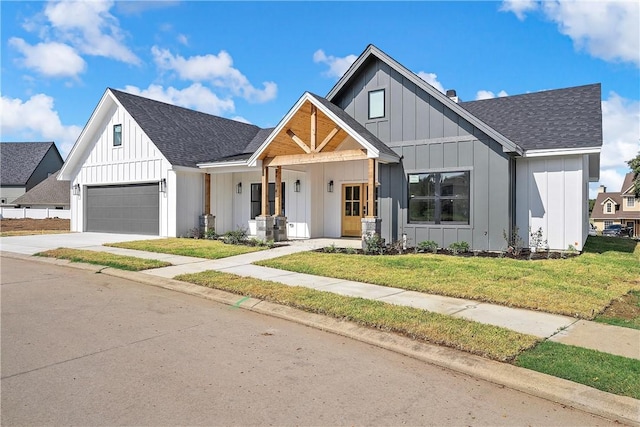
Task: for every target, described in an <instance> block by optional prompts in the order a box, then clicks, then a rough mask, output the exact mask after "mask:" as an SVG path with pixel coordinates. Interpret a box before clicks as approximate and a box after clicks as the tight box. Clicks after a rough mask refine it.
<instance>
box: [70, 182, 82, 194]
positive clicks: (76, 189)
mask: <svg viewBox="0 0 640 427" xmlns="http://www.w3.org/2000/svg"><path fill="white" fill-rule="evenodd" d="M72 191H73V195H74V196H79V195H80V184H74V185H73V187H72Z"/></svg>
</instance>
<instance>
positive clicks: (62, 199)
mask: <svg viewBox="0 0 640 427" xmlns="http://www.w3.org/2000/svg"><path fill="white" fill-rule="evenodd" d="M59 172H60V171H57V172H56V173H53V174H51V175H50V176H49V177H48V178H47V179H45V180H43V181H42V182H40V183H39V184H38V185H36V186H35V187H33V188H32V189H31V190H29V191H27V192H26V193H24V194H23V195H22V196H20V197H18V198H17V199H15V200H14V201H13V204H14V205H22V206H24V205H52V206H54V205H55V206H69V200H70V196H69V192H70V188H71V187H70V182H69V181H58V179H57V178H58V173H59Z"/></svg>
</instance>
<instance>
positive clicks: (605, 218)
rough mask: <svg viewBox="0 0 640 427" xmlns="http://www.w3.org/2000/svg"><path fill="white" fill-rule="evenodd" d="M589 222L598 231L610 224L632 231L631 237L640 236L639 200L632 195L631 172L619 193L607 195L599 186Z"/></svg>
mask: <svg viewBox="0 0 640 427" xmlns="http://www.w3.org/2000/svg"><path fill="white" fill-rule="evenodd" d="M591 222H592V223H593V225H595V226H596V228H597V229H598V231H600V232H601V231H602V230H604V229H605V227H607V226H609V225H612V224H622V225H623V226H626V227H629V228H631V229H632V230H633V236H634V237H639V236H640V199H639V198H637V197H635V195H634V193H633V172H629V173H628V174H626V175H625V177H624V181H623V182H622V188H621V189H620V191H619V192H615V193H608V192H607V188H606V187H604V186H602V185H601V186H600V188H599V189H598V196H597V197H596V202H595V204H594V205H593V212H591Z"/></svg>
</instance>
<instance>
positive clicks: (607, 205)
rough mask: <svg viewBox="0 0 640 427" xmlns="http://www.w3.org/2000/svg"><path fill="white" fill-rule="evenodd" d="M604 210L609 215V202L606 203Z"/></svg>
mask: <svg viewBox="0 0 640 427" xmlns="http://www.w3.org/2000/svg"><path fill="white" fill-rule="evenodd" d="M605 209H606V212H607V213H611V202H607V204H606V205H605Z"/></svg>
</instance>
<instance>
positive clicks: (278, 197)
mask: <svg viewBox="0 0 640 427" xmlns="http://www.w3.org/2000/svg"><path fill="white" fill-rule="evenodd" d="M281 189H282V166H276V191H275V205H276V206H275V209H274V210H275V212H274V214H275V216H282V203H281V199H282V195H281V194H280V193H281Z"/></svg>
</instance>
